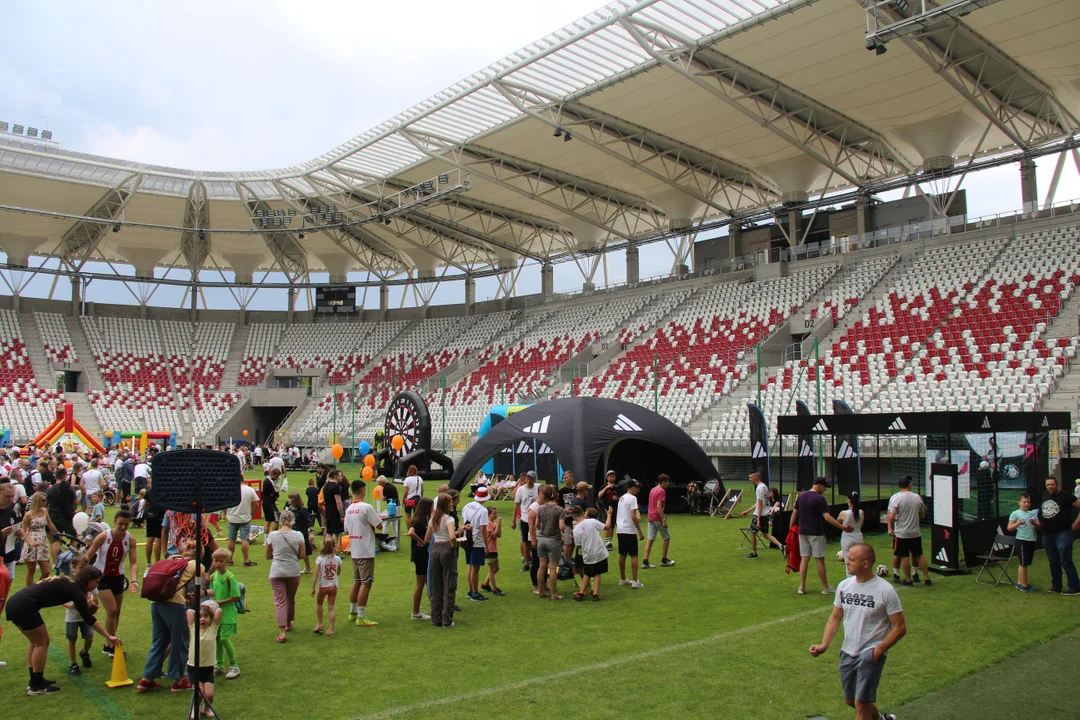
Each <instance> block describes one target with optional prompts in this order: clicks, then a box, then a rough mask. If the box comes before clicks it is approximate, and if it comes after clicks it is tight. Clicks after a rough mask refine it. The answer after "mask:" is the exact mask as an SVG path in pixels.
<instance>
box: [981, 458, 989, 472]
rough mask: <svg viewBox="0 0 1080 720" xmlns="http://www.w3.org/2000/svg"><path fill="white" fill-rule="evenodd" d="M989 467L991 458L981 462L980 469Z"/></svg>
mask: <svg viewBox="0 0 1080 720" xmlns="http://www.w3.org/2000/svg"><path fill="white" fill-rule="evenodd" d="M988 467H990V461H989V460H983V461H982V462H981V463H979V469H980V470H985V469H987V468H988Z"/></svg>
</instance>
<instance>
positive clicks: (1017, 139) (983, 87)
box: [879, 3, 1080, 150]
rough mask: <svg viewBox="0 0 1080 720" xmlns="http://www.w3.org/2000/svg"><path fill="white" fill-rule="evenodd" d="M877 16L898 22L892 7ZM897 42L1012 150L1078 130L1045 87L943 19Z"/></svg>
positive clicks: (971, 34)
mask: <svg viewBox="0 0 1080 720" xmlns="http://www.w3.org/2000/svg"><path fill="white" fill-rule="evenodd" d="M928 4H929V3H928ZM879 11H880V12H882V13H884V14H885V15H886V16H888V17H890V18H892V19H893V20H900V19H902V18H903V15H901V14H900V13H898V12H896V10H895V9H894V8H890V7H886V6H882V7H881V8H880V9H879ZM901 39H902V40H903V42H904V44H905V45H906V46H907V47H908V48H909V49H910V50H911V51H912V52H913V53H915V55H916V56H917V57H919V58H920V59H921V60H922V61H923V62H925V63H926V64H927V65H928V66H930V68H931V69H932V70H933V71H934V72H935V73H936V74H937V75H938V76H939V77H940V78H941V79H943V80H944V81H945V82H947V83H948V84H949V85H950V86H951V87H952V88H953V89H954V90H955V91H956V92H957V93H958V94H959V95H960V96H961V97H963V98H964V99H965V100H966V101H967V102H968V104H970V105H971V106H972V107H974V108H975V109H976V110H978V111H979V112H980V113H982V114H983V116H984V117H986V118H987V119H988V120H989V121H990V122H992V123H993V124H994V126H995V127H997V128H998V129H999V130H1000V131H1001V132H1002V133H1004V134H1005V136H1006V137H1008V138H1009V140H1011V141H1012V142H1013V144H1015V145H1016V146H1017V147H1018V148H1021V149H1023V150H1027V149H1029V148H1031V147H1034V146H1037V145H1041V144H1042V143H1045V142H1048V141H1051V140H1055V139H1057V138H1061V137H1066V136H1068V135H1071V134H1072V133H1074V132H1076V130H1077V129H1080V123H1078V122H1077V119H1076V116H1075V115H1073V114H1072V113H1071V112H1069V110H1068V109H1067V108H1066V107H1065V106H1064V105H1062V103H1061V102H1060V101H1059V100H1058V99H1057V96H1056V95H1055V94H1054V92H1053V90H1051V89H1050V86H1049V85H1047V84H1046V83H1045V82H1044V81H1043V80H1042V79H1040V78H1039V77H1038V76H1036V75H1035V74H1034V73H1033V72H1031V71H1030V70H1028V69H1027V68H1025V67H1024V66H1023V65H1021V64H1020V63H1019V62H1017V61H1016V60H1015V59H1013V58H1012V57H1010V56H1009V55H1007V54H1006V53H1005V52H1003V51H1002V50H1001V49H1000V48H999V47H997V46H996V45H994V43H992V42H990V41H989V40H987V39H986V38H984V37H983V36H981V35H979V34H978V33H977V32H975V31H974V30H972V29H971V28H970V27H968V26H967V25H965V24H964V23H963V22H961V21H959V20H954V19H951V18H950V19H946V20H945V21H944V22H941V23H938V24H936V25H934V26H931V27H928V28H926V29H924V30H921V31H919V32H916V33H910V34H908V35H904V36H902V38H901Z"/></svg>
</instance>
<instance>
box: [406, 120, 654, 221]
mask: <svg viewBox="0 0 1080 720" xmlns="http://www.w3.org/2000/svg"><path fill="white" fill-rule="evenodd" d="M400 134H402V135H403V136H404V137H406V138H407V139H408V140H409V142H410V143H412V144H413V146H414V147H416V148H417V149H418V150H420V151H421V152H423V153H424V154H426V155H427V156H429V157H431V158H434V159H437V160H442V161H443V162H446V163H449V164H450V165H452V166H454V167H457V168H459V169H461V170H464V171H466V172H469V173H470V174H472V175H475V176H476V177H479V178H482V179H484V180H486V181H487V182H490V183H492V184H494V185H497V186H499V187H502V188H504V189H506V190H510V191H512V192H515V193H517V194H519V195H521V196H523V197H526V198H529V199H530V200H534V201H535V202H538V203H540V204H542V205H545V206H547V207H549V208H551V209H552V210H555V211H556V212H558V213H559V214H561V215H565V216H567V217H570V218H573V219H575V220H578V221H580V222H582V223H585V224H587V225H591V226H593V227H595V228H597V229H600V230H603V231H604V232H606V233H609V234H611V235H615V236H616V237H619V238H622V239H629V238H630V237H632V236H633V235H637V234H640V233H648V232H656V231H658V230H662V229H663V228H664V221H663V216H662V213H661V212H660V211H659V209H657V208H655V207H653V205H652V204H651V203H649V202H648V201H647V200H644V199H643V198H638V197H634V196H633V195H631V194H629V193H625V192H623V191H620V190H615V189H614V188H607V187H605V186H603V185H600V184H599V183H595V182H592V181H589V180H586V179H585V178H580V177H577V176H574V175H571V174H569V173H564V172H561V171H558V170H554V169H552V168H548V167H545V166H542V165H537V164H536V163H532V162H530V161H528V160H523V159H521V158H516V157H513V156H509V155H505V154H502V153H498V152H496V151H493V150H489V149H487V148H480V147H479V146H475V145H462V144H461V143H455V142H453V141H451V140H448V139H446V138H439V137H435V136H432V135H429V134H423V133H417V132H414V131H411V130H410V131H400Z"/></svg>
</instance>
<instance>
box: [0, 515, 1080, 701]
mask: <svg viewBox="0 0 1080 720" xmlns="http://www.w3.org/2000/svg"><path fill="white" fill-rule="evenodd" d="M496 505H497V506H498V507H499V509H500V513H501V514H502V515H503V517H504V518H505V520H506V528H505V532H504V535H503V538H502V540H501V541H500V556H501V559H502V562H503V569H502V571H501V572H500V575H499V579H500V580H499V581H500V585H501V586H502V587H503V588H504V589H505V590H506V592H507V593H508V594H507V596H506V597H504V598H492V599H491V600H490V601H488V602H484V603H477V602H470V601H469V600H467V599H466V598H465V597H464V593H465V590H466V589H467V588H466V583H465V577H464V575H465V573H464V566H463V565H462V567H461V573H460V582H459V595H458V603H459V604H460V605H462V606H463V611H462V612H461V613H459V614H457V616H456V617H455V621H456V623H457V626H456V627H454V628H451V629H438V628H434V627H432V626H431V624H430V623H427V622H414V621H412V620H410V618H409V612H410V606H411V590H412V587H413V585H414V582H415V581H414V576H413V569H412V564H411V563H410V562H409V557H408V550H407V548H408V545H407V543H403V546H404V548H405V550H404V551H403V552H398V553H381V554H379V555H378V557H377V559H376V570H375V584H374V587H373V590H372V593H371V599H370V601H369V605H368V615H369V617H371V618H372V619H374V620H376V621H378V623H379V625H378V627H374V628H362V627H356V626H355V625H347V624H346V623H345V617H346V615H347V613H348V596H347V590H348V585H349V584H348V582H346V581H345V580H343V581H342V588H341V593H340V594H339V599H338V604H337V610H338V616H339V623H338V634H337V637H334V638H328V637H325V636H320V635H315V634H313V633H312V632H311V629H312V628H313V627H314V624H315V611H314V600H313V599H312V598H311V597H310V587H311V576H303V578H302V581H301V591H300V592H299V593H298V618H297V630H296V631H295V632H293V633H291V634H290V637H289V642H288V643H286V644H284V645H278V644H276V643H274V642H273V638H274V636H275V634H276V627H275V623H274V619H273V604H272V600H271V593H270V587H269V583H268V581H267V579H266V575H267V571H268V569H269V568H268V565H269V563H268V562H267V561H266V560H265V559H263V556H262V546H261V545H259V546H256V547H255V548H254V550H253V558H254V559H256V560H257V561H258V562H259V566H258V567H254V568H245V567H242V566H240V564H239V563H237V565H236V566H235V567H234V568H233V570H234V572H235V573H236V575H237V576H238V577H239V578H240V580H241V581H242V582H244V583H245V584H246V585H247V598H248V604H249V607H250V610H251V611H250V612H249V613H247V614H245V615H242V616H241V617H240V622H239V632H238V635H237V637H236V638H235V639H234V640H235V645H236V648H237V654H238V659H239V664H240V667H241V669H242V674H241V676H240V677H239V678H237V679H235V680H229V681H226V680H220V681H219V682H218V683H217V686H216V688H217V702H216V706H217V708H218V710H219V712H220V713H221V715H222V717H224V718H268V717H280V716H284V715H290V716H296V715H300V716H305V715H306V716H309V717H313V718H362V717H403V716H411V717H432V716H436V715H437V716H439V717H440V718H457V717H461V718H472V717H475V716H476V715H477V714H486V715H493V716H497V717H498V716H507V717H509V716H516V717H524V718H533V717H535V718H540V717H561V716H564V715H566V714H567V713H581V712H585V713H587V715H588V716H589V717H597V718H616V717H625V716H627V715H633V716H638V717H675V716H678V715H687V714H693V715H702V714H706V713H707V714H709V715H712V716H716V717H727V718H804V717H807V716H813V715H821V716H825V717H829V718H845V717H853V716H854V713H853V711H852V710H850V709H849V708H847V706H845V705H844V703H843V699H842V697H841V693H840V690H839V681H838V678H837V673H836V662H837V651H838V648H839V642H840V640H839V638H838V639H837V641H836V643H835V644H834V646H833V647H832V648H830V650H829V652H828V653H827V654H826V656H824V657H822V658H817V659H814V658H811V657H810V655H809V654H808V652H807V648H808V647H809V646H810V645H811V644H813V643H816V642H818V641H819V640H820V639H821V633H822V629H823V627H824V624H825V620H826V617H827V615H828V613H829V611H830V607H831V602H832V598H831V597H825V596H822V595H820V594H819V590H818V589H817V585H816V576H815V575H814V572H813V570H812V569H811V573H810V575H811V577H810V580H809V582H808V589H809V591H810V592H809V594H807V595H805V596H798V595H796V593H795V589H796V587H797V585H798V582H797V579H796V578H795V577H794V576H792V575H787V574H785V572H784V569H783V568H784V560H783V558H782V557H781V555H780V553H779V552H776V551H775V550H773V551H766V550H763V549H759V554H760V557H759V558H758V559H757V560H744V559H743V554H744V553H745V552H746V549H745V548H743V549H739V548H738V547H737V546H738V544H739V540H740V539H741V536H740V534H739V532H738V527H739V526H741V525H744V524H745V523H744V522H740V521H739V520H727V521H725V520H720V519H718V518H709V517H707V516H686V515H680V516H675V517H673V518H672V520H671V529H672V535H673V540H672V549H671V557H672V559H674V560H676V561H677V565H676V566H675V567H671V568H657V569H655V570H642V571H641V579H642V581H643V582H644V584H645V587H644V588H643V589H641V590H631V589H630V588H628V587H618V586H617V585H618V582H617V581H618V570H617V563H616V562H615V559H614V558H612V562H611V569H612V572H611V573H609V574H608V575H607V576H606V577H605V578H604V585H603V591H602V596H603V599H602V601H601V602H598V603H594V602H591V601H586V602H582V603H578V602H574V601H573V600H571V599H569V593H565V594H567V596H568V597H567V599H566V600H563V601H551V600H541V599H538V598H536V597H535V596H534V595H533V594H532V593H531V592H530V585H529V581H528V575H527V573H523V572H520V567H521V565H520V562H519V559H518V551H517V537H516V533H513V532H511V531H510V528H509V520H510V513H511V512H512V506H511V504H510V503H508V502H499V503H496ZM135 532H136V533H137V534H138V533H139V531H137V530H136V531H135ZM871 543H872V544H873V545H874V546H875V547H876V548H877V549H878V551H879V554H880V555H879V558H881V557H883V556H884V554H885V548H886V547H887V546H888V538H885V537H879V538H873V539H871ZM837 547H838V546H837V545H835V544H833V545H830V552H829V560H828V570H829V575H830V581H831V582H832V583H833V584H834V585H835V584H836V582H838V581H839V580H840V579H842V576H843V566H842V565H841V564H840V563H839V562H836V561H835V560H833V559H832V555H833V554H834V552H835V549H836V548H837ZM237 558H239V551H238V552H237ZM658 560H659V546H657V547H656V548H654V554H653V556H652V561H653V562H654V563H656V562H658ZM886 562H887V560H886ZM20 570H21V566H20ZM346 575H347V574H346ZM1047 580H1048V573H1047V567H1046V561H1045V557H1044V556H1043V554H1042V553H1039V554H1038V555H1037V556H1036V561H1035V566H1034V567H1033V568H1032V574H1031V582H1033V583H1034V584H1035V585H1037V586H1040V587H1043V588H1045V587H1046V586H1047V585H1048V583H1047ZM22 585H23V578H22V577H17V578H15V581H14V583H13V588H12V590H13V591H14V590H16V589H18V588H21V587H22ZM566 585H567V584H566V583H563V584H561V587H564V588H565V587H566ZM566 589H569V588H566ZM899 591H900V596H901V600H902V601H903V603H904V610H905V613H906V614H907V619H908V635H907V637H905V638H904V639H903V640H902V641H901V642H900V644H899V645H898V646H897V647H896V648H895V649H894V650H893V651H892V652H891V653H890V657H889V659H888V661H887V663H888V664H887V666H886V669H885V673H884V679H883V681H882V685H881V688H880V691H879V696H878V697H879V701H880V703H881V705H882V709H883V710H886V711H889V710H890V709H896V708H900V707H901V706H903V705H905V704H908V703H913V702H915V701H917V700H918V699H919V698H921V697H923V696H926V695H928V694H929V693H932V692H934V691H937V690H941V689H943V688H945V689H946V690H945V692H946V693H947V692H948V690H947V688H949V687H950V686H952V684H953V683H956V682H957V681H959V680H962V679H963V678H965V677H967V676H969V675H971V674H972V673H976V672H978V671H981V670H985V669H986V668H989V667H991V666H993V665H994V664H996V663H998V662H1000V661H1002V660H1005V659H1007V658H1009V657H1011V656H1013V655H1016V654H1017V653H1019V652H1022V651H1024V650H1027V649H1030V648H1034V647H1037V646H1039V645H1040V644H1042V643H1045V642H1047V641H1049V640H1051V639H1052V638H1054V637H1056V636H1058V635H1061V634H1063V633H1068V632H1071V631H1073V630H1075V629H1076V628H1078V627H1080V612H1078V610H1080V603H1078V601H1077V598H1068V597H1062V596H1060V595H1049V594H1047V593H1038V594H1025V593H1020V592H1017V591H1015V590H1014V589H1012V588H1008V587H1000V588H987V587H982V586H979V585H976V584H975V581H974V578H973V577H972V576H970V575H963V576H957V577H948V578H945V577H937V576H935V583H934V586H933V587H932V588H926V587H921V586H920V587H915V588H910V589H907V588H900V589H899ZM424 606H425V608H426V601H425V603H424ZM62 613H63V611H62V609H53V610H50V611H47V612H46V613H45V618H46V621H47V623H48V627H49V630H50V634H51V636H52V638H53V645H52V650H51V653H50V663H49V667H48V672H47V676H48V677H52V678H53V679H56V680H58V681H59V682H60V684H61V687H62V688H63V690H62V691H61V692H59V693H56V694H55V695H53V696H47V697H27V696H26V695H25V693H24V689H25V687H26V684H27V682H26V680H27V673H26V669H25V665H24V661H23V658H24V655H25V648H26V642H25V639H24V638H23V636H22V635H21V634H20V633H19V632H18V630H16V629H15V628H14V627H12V626H11V625H10V624H9V623H5V633H4V638H3V642H2V643H0V659H3V660H6V661H7V663H8V667H7V668H5V669H3V670H0V698H3V701H4V702H5V703H8V702H10V703H11V705H5V713H4V715H5V716H7V717H27V718H28V717H32V713H38V712H41V711H47V712H50V713H57V712H61V713H63V714H64V715H65V716H66V717H69V718H73V719H75V718H100V717H103V716H108V717H111V718H140V719H141V718H147V719H152V718H176V717H182V716H183V714H184V713H185V712H186V707H187V702H188V700H189V696H188V695H183V696H173V695H170V694H169V693H168V692H167V689H166V690H162V691H157V692H156V693H152V694H146V695H140V694H138V693H136V691H135V690H134V689H133V688H131V687H129V688H124V689H117V690H108V689H106V688H105V685H104V683H105V680H107V679H108V678H109V670H110V662H109V660H108V658H106V657H105V656H103V655H101V654H100V640H97V641H95V647H94V650H93V658H94V667H93V669H92V670H89V671H84V672H85V674H84V675H83V676H82V677H81V678H70V677H68V676H67V674H66V667H67V661H66V651H65V648H66V641H65V640H64V639H63V631H64V626H63V614H62ZM119 635H120V637H121V638H122V639H123V640H124V643H125V645H126V647H127V650H128V653H129V657H128V660H127V663H128V675H129V677H131V678H132V679H134V680H138V678H139V677H140V675H141V672H142V666H143V662H144V660H145V657H146V650H147V648H148V646H149V641H150V620H149V612H148V604H147V603H146V601H144V600H142V599H140V598H138V597H129V598H128V600H127V602H126V604H125V607H124V614H123V617H122V620H121V625H120V630H119ZM1048 670H1049V669H1048ZM1062 680H1063V677H1061V676H1060V674H1057V675H1056V676H1055V675H1052V674H1051V673H1050V672H1046V673H1042V674H1038V675H1033V677H1032V679H1031V682H1030V683H1029V684H1028V685H1027V686H1026V688H1025V691H1026V692H1029V693H1031V694H1033V695H1036V696H1037V695H1039V694H1041V693H1044V692H1045V693H1050V692H1060V691H1061V687H1062V686H1061V685H1060V683H1061V682H1062ZM957 712H959V713H961V714H958V715H957V714H954V715H951V716H950V717H958V718H962V717H975V716H976V715H973V714H968V713H967V709H966V708H965V707H964V706H961V707H958V708H957ZM972 712H974V711H972ZM9 713H10V714H9ZM909 717H910V716H909ZM978 717H980V718H981V719H982V720H986V718H987V715H985V714H979V715H978Z"/></svg>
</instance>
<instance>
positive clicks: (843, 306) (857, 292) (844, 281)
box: [809, 255, 900, 325]
mask: <svg viewBox="0 0 1080 720" xmlns="http://www.w3.org/2000/svg"><path fill="white" fill-rule="evenodd" d="M899 260H900V256H899V255H882V256H881V257H876V258H869V259H867V260H860V261H858V262H855V263H852V264H851V265H850V266H849V267H848V268H846V269H845V270H844V271H843V276H842V277H841V278H840V281H839V282H838V283H837V284H836V287H835V288H834V289H833V290H832V292H830V293H829V296H828V297H827V298H825V299H824V300H822V301H821V302H820V303H818V305H817V307H813V308H810V313H809V314H810V316H811V317H813V318H819V317H824V316H825V315H826V314H828V315H829V316H830V317H831V318H832V321H833V324H834V325H835V324H837V323H839V322H840V321H841V320H843V319H844V316H845V315H847V313H848V311H849V310H851V308H853V307H855V306H856V305H858V304H859V300H860V299H861V298H862V296H863V295H865V294H866V293H867V292H869V290H870V288H872V287H874V286H875V285H877V283H878V281H879V280H881V278H883V277H885V273H887V272H889V271H890V270H892V269H893V267H894V266H895V265H896V263H897V262H898V261H899Z"/></svg>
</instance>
